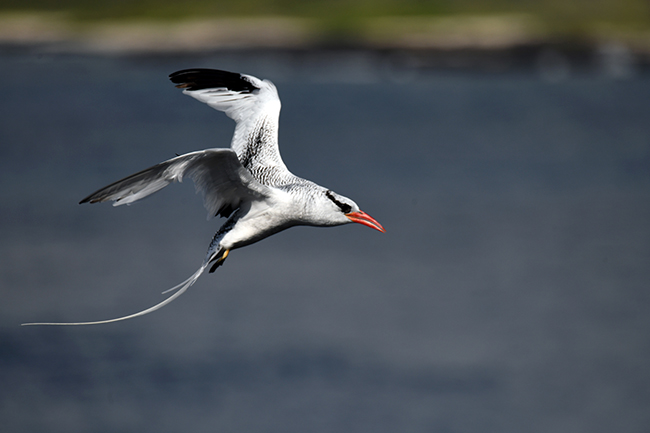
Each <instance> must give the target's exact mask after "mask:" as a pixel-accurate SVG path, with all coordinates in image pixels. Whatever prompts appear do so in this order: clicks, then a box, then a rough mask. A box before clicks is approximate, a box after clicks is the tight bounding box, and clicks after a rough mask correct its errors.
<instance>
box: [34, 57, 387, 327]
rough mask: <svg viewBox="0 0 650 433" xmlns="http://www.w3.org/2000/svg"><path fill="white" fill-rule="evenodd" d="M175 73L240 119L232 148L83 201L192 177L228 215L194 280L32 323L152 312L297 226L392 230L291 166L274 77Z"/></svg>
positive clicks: (176, 161) (129, 196) (180, 159)
mask: <svg viewBox="0 0 650 433" xmlns="http://www.w3.org/2000/svg"><path fill="white" fill-rule="evenodd" d="M170 79H171V80H172V82H174V83H175V84H176V87H179V88H182V89H183V93H184V94H186V95H190V96H192V97H193V98H195V99H197V100H199V101H201V102H203V103H206V104H207V105H209V106H210V107H212V108H214V109H216V110H219V111H223V112H224V113H226V115H228V117H230V118H232V119H233V120H234V121H235V122H236V126H235V132H234V134H233V139H232V143H231V148H230V149H225V148H216V149H206V150H201V151H196V152H191V153H187V154H185V155H181V156H177V157H176V158H172V159H170V160H167V161H164V162H161V163H160V164H157V165H155V166H153V167H150V168H148V169H146V170H143V171H140V172H138V173H135V174H133V175H131V176H128V177H126V178H124V179H122V180H119V181H117V182H115V183H112V184H110V185H108V186H106V187H104V188H102V189H100V190H98V191H96V192H94V193H93V194H91V195H89V196H88V197H86V198H84V199H83V200H81V202H80V203H87V202H89V203H98V202H104V201H113V202H114V204H113V205H114V206H119V205H122V204H130V203H133V202H135V201H138V200H140V199H141V198H144V197H146V196H148V195H150V194H153V193H155V192H156V191H159V190H160V189H162V188H164V187H165V186H167V185H169V184H170V183H172V182H175V181H179V182H181V181H182V180H183V178H185V177H189V178H191V179H192V180H193V181H194V184H195V185H196V188H197V190H198V191H201V192H202V193H203V197H204V204H205V207H206V209H207V210H208V217H211V216H216V215H220V216H223V217H227V218H228V219H227V220H226V222H225V223H224V224H223V225H222V226H221V228H219V230H218V231H217V233H216V234H215V235H214V238H213V239H212V242H211V243H210V247H209V248H208V252H207V255H206V257H205V260H204V261H203V264H202V265H201V267H200V268H199V269H198V270H197V271H196V272H195V273H194V274H193V275H192V276H191V277H190V278H188V279H187V280H185V281H183V282H182V283H180V284H179V285H177V286H175V287H172V288H171V289H169V290H166V291H165V292H163V293H166V292H169V291H174V290H177V292H176V293H174V294H173V295H172V296H170V297H169V298H167V299H165V300H164V301H162V302H161V303H159V304H157V305H154V306H153V307H151V308H148V309H146V310H144V311H140V312H138V313H135V314H131V315H128V316H123V317H118V318H116V319H110V320H100V321H95V322H74V323H26V324H25V325H92V324H101V323H110V322H117V321H120V320H126V319H131V318H133V317H138V316H142V315H145V314H148V313H150V312H152V311H155V310H157V309H159V308H161V307H163V306H164V305H166V304H168V303H170V302H171V301H173V300H174V299H175V298H177V297H178V296H180V295H181V294H182V293H183V292H185V291H186V290H187V289H188V288H189V287H190V286H191V285H192V284H194V282H196V280H197V279H198V278H199V277H200V276H201V274H202V273H203V272H204V271H205V269H207V268H208V267H210V266H211V269H210V272H213V271H214V270H215V269H216V268H217V267H218V266H220V265H221V264H223V262H224V260H225V259H226V257H227V256H228V254H229V252H230V251H231V250H233V249H236V248H241V247H243V246H246V245H250V244H252V243H254V242H257V241H259V240H261V239H264V238H266V237H268V236H270V235H272V234H275V233H277V232H279V231H282V230H284V229H287V228H289V227H292V226H295V225H313V226H336V225H341V224H347V223H350V222H356V223H360V224H364V225H367V226H369V227H372V228H374V229H376V230H379V231H382V232H383V231H384V228H383V227H382V226H381V225H380V224H379V223H378V222H377V221H376V220H375V219H373V218H372V217H370V216H369V215H368V214H366V213H365V212H362V211H361V210H359V207H358V206H357V204H356V203H354V202H353V201H352V200H350V199H348V198H346V197H343V196H341V195H338V194H336V193H334V192H333V191H330V190H328V189H327V188H324V187H322V186H320V185H317V184H315V183H314V182H311V181H309V180H306V179H302V178H300V177H298V176H295V175H293V174H292V173H291V172H290V171H289V170H288V169H287V167H286V166H285V165H284V162H283V161H282V158H281V156H280V150H279V148H278V120H279V116H280V106H281V104H280V98H279V97H278V93H277V90H276V88H275V86H274V85H273V83H271V82H270V81H268V80H260V79H258V78H255V77H253V76H250V75H243V74H238V73H233V72H226V71H220V70H214V69H187V70H182V71H178V72H175V73H173V74H171V75H170Z"/></svg>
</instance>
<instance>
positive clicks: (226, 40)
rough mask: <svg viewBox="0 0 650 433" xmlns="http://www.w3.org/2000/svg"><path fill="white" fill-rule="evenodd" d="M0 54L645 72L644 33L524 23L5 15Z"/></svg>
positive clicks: (500, 19)
mask: <svg viewBox="0 0 650 433" xmlns="http://www.w3.org/2000/svg"><path fill="white" fill-rule="evenodd" d="M0 52H1V53H12V52H18V53H37V54H38V55H43V54H45V55H47V54H89V55H120V56H170V55H173V56H183V55H209V54H213V53H223V52H225V53H230V54H237V55H239V54H242V55H251V54H253V55H255V54H260V53H265V54H282V55H289V56H292V57H296V58H305V57H309V56H315V55H323V54H327V55H339V56H343V57H345V56H348V57H353V56H355V55H361V57H363V59H365V61H366V62H367V61H368V59H371V63H377V64H379V65H380V66H381V67H387V68H395V67H398V68H400V69H406V70H413V71H429V70H430V71H479V72H483V73H485V72H487V73H503V72H511V71H521V70H534V71H537V72H539V73H540V74H541V75H542V76H544V77H546V78H548V79H549V80H551V81H553V80H556V81H559V80H561V79H562V78H564V77H566V76H568V75H569V74H571V73H575V72H601V73H604V74H605V75H608V76H610V77H613V78H627V77H630V76H633V75H636V74H637V73H643V72H645V71H647V70H648V69H649V67H650V33H647V32H643V31H637V32H630V31H628V32H623V31H618V32H616V31H612V30H611V29H610V30H609V31H606V30H604V29H603V30H602V31H594V32H593V34H587V35H583V36H580V37H576V36H567V35H564V36H562V35H557V34H552V33H549V32H546V31H544V29H543V27H542V26H541V25H540V23H538V22H537V21H535V20H534V19H533V18H532V17H531V16H528V15H525V14H506V15H491V16H455V17H435V18H433V17H411V18H406V17H399V18H375V19H372V20H368V21H367V23H366V25H364V26H363V27H362V28H361V29H359V30H358V31H356V32H354V33H353V34H328V33H326V32H323V31H322V29H319V28H318V26H316V25H315V24H314V23H313V22H310V20H308V19H301V18H288V17H261V18H222V19H184V20H177V21H165V20H122V21H98V22H78V21H75V20H71V19H68V18H66V15H65V14H55V13H51V14H45V13H38V14H37V13H34V14H27V13H12V14H7V13H5V14H2V15H0ZM374 66H375V67H376V66H377V65H374Z"/></svg>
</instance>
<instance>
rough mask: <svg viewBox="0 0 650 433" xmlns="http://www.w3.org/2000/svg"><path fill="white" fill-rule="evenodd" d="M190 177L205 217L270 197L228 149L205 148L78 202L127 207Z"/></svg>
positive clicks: (124, 180) (108, 187)
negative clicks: (198, 193) (201, 203)
mask: <svg viewBox="0 0 650 433" xmlns="http://www.w3.org/2000/svg"><path fill="white" fill-rule="evenodd" d="M185 176H187V177H190V178H191V179H192V180H193V181H194V184H195V185H196V189H197V191H201V192H203V200H204V205H205V207H206V209H207V210H208V217H212V216H215V215H221V216H228V215H230V214H231V213H232V211H234V210H235V209H237V208H238V207H239V206H240V205H241V203H242V202H244V201H251V200H260V199H264V198H266V197H268V196H269V195H270V190H269V189H268V187H266V186H264V185H262V184H260V183H259V182H257V181H256V180H255V179H253V177H252V176H251V174H250V173H249V172H248V171H247V170H246V169H245V168H244V167H242V165H241V163H240V162H239V160H238V159H237V155H236V154H235V152H234V151H232V150H231V149H208V150H201V151H198V152H191V153H187V154H185V155H181V156H178V157H176V158H172V159H170V160H167V161H164V162H161V163H160V164H157V165H154V166H153V167H150V168H148V169H146V170H142V171H140V172H138V173H135V174H132V175H131V176H128V177H125V178H124V179H122V180H118V181H117V182H114V183H112V184H110V185H108V186H106V187H104V188H102V189H100V190H99V191H96V192H94V193H92V194H90V195H89V196H88V197H86V198H84V199H83V200H81V201H80V202H79V203H98V202H104V201H110V200H112V201H114V202H115V203H114V204H113V206H119V205H122V204H130V203H133V202H135V201H138V200H140V199H142V198H144V197H147V196H148V195H151V194H153V193H154V192H156V191H159V190H160V189H162V188H164V187H166V186H167V185H169V184H170V183H172V182H175V181H179V182H182V181H183V177H185Z"/></svg>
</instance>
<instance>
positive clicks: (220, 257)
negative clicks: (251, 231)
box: [210, 249, 230, 273]
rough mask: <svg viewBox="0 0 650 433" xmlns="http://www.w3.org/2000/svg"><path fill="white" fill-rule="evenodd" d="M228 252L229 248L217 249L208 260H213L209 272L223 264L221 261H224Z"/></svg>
mask: <svg viewBox="0 0 650 433" xmlns="http://www.w3.org/2000/svg"><path fill="white" fill-rule="evenodd" d="M229 253H230V250H227V249H223V250H221V251H219V252H218V253H217V254H216V255H215V257H214V258H213V259H212V260H210V261H214V264H213V265H212V267H211V268H210V273H212V272H214V271H215V269H217V268H218V267H219V266H221V265H223V262H225V261H226V257H228V254H229Z"/></svg>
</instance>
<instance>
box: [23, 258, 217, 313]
mask: <svg viewBox="0 0 650 433" xmlns="http://www.w3.org/2000/svg"><path fill="white" fill-rule="evenodd" d="M208 264H209V263H208V261H206V262H205V263H203V265H202V266H201V267H200V268H199V270H198V271H196V272H195V273H194V274H192V276H191V277H189V278H188V279H187V280H185V281H183V282H182V283H180V284H178V285H176V286H174V287H172V288H171V289H168V290H165V291H164V292H163V293H167V292H171V291H174V290H178V292H176V293H174V294H173V295H171V296H170V297H169V298H167V299H165V300H164V301H162V302H160V303H158V304H156V305H154V306H153V307H149V308H147V309H146V310H142V311H140V312H138V313H134V314H130V315H128V316H123V317H118V318H116V319H109V320H98V321H96V322H72V323H60V322H35V323H22V324H21V326H35V325H44V326H45V325H47V326H78V325H101V324H104V323H113V322H120V321H122V320H128V319H133V318H134V317H139V316H144V315H145V314H149V313H152V312H154V311H156V310H158V309H160V308H162V307H164V306H165V305H167V304H169V303H170V302H172V301H173V300H174V299H176V298H178V297H179V296H180V295H182V294H183V293H184V292H185V291H186V290H187V289H189V288H190V287H191V286H192V284H194V283H195V282H196V280H198V279H199V277H200V276H201V274H202V273H203V271H205V268H207V267H208Z"/></svg>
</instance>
